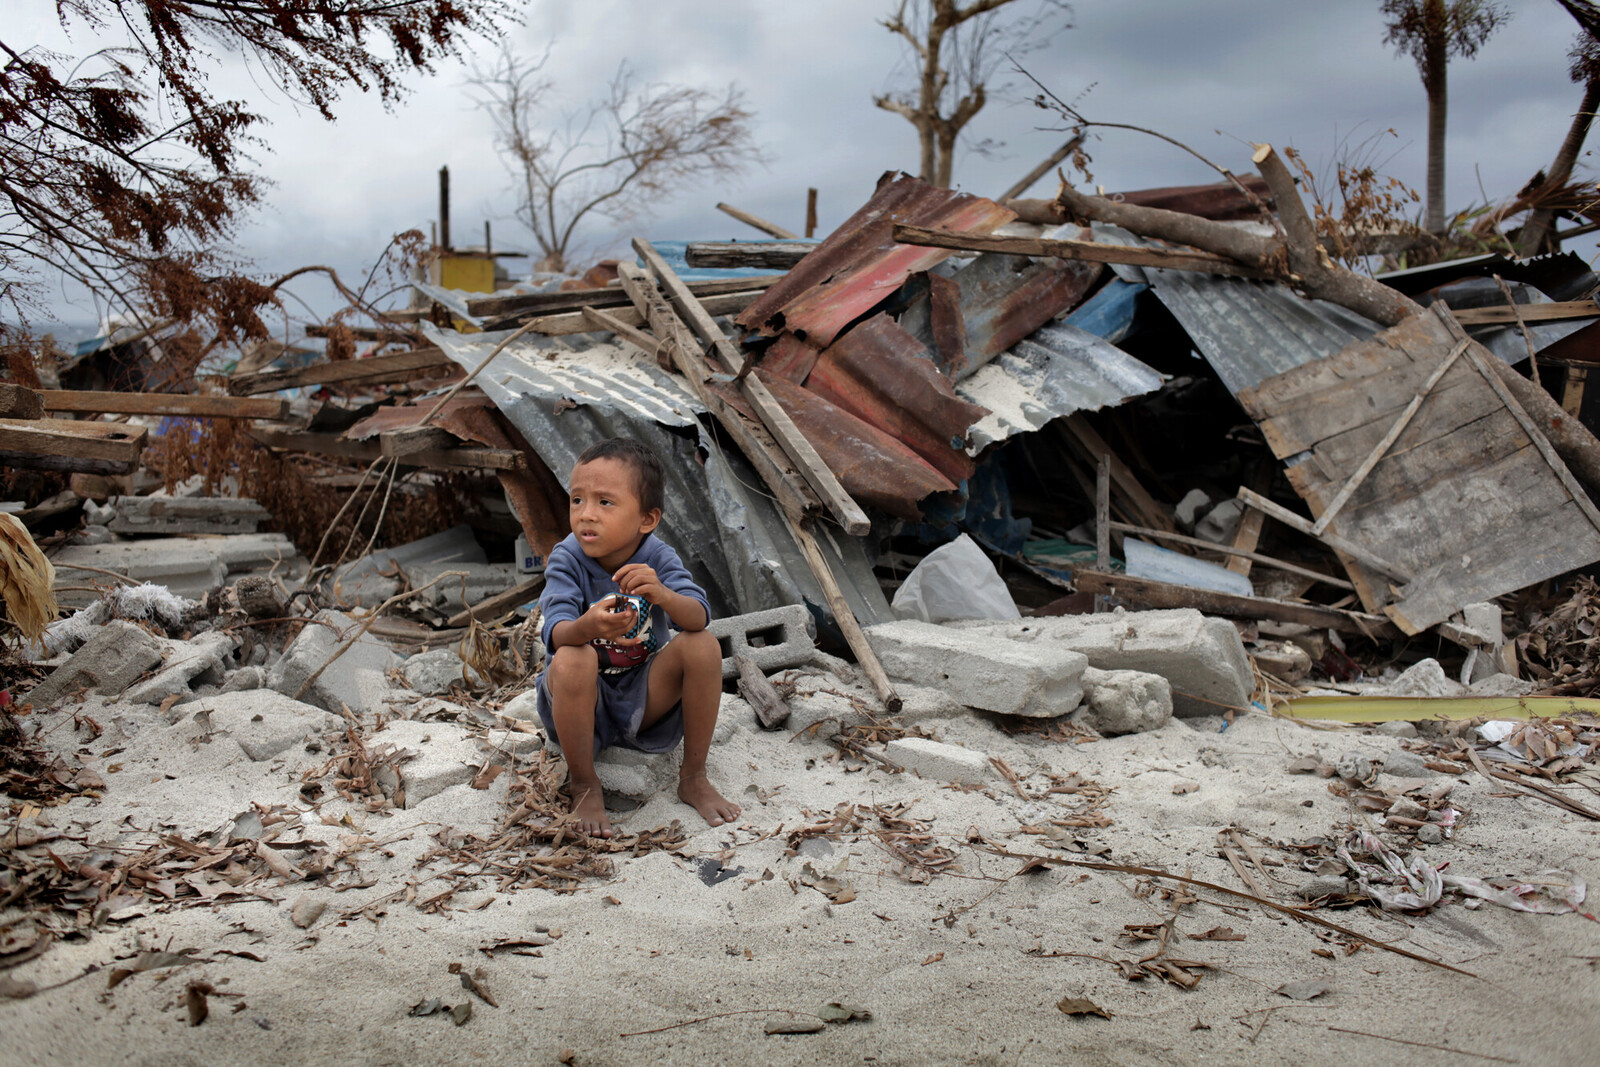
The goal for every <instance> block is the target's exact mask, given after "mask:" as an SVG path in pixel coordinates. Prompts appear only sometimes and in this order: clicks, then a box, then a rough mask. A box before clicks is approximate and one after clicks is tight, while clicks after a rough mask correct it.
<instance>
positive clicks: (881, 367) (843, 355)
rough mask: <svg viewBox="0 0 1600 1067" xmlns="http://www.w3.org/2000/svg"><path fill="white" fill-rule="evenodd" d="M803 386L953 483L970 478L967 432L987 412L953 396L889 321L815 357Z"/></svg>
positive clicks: (859, 329)
mask: <svg viewBox="0 0 1600 1067" xmlns="http://www.w3.org/2000/svg"><path fill="white" fill-rule="evenodd" d="M805 387H806V388H807V389H809V390H810V391H811V392H813V393H816V394H817V395H818V396H821V397H823V398H825V399H827V400H829V401H832V402H833V403H834V404H835V405H837V406H838V407H841V408H843V409H844V410H846V411H848V412H850V413H851V414H852V415H854V416H856V417H857V418H859V419H862V420H863V421H865V422H868V423H871V424H872V425H873V426H875V427H877V428H878V429H880V430H882V431H884V432H886V433H888V434H889V435H891V436H892V437H894V438H895V439H897V440H898V441H900V442H901V443H902V444H904V445H906V446H907V447H908V448H910V449H911V450H912V451H913V452H915V453H917V455H919V456H921V457H922V458H923V459H924V460H926V461H927V462H928V463H929V464H931V465H932V466H933V467H934V468H935V469H937V470H938V471H939V472H940V473H941V474H943V475H944V476H945V477H946V478H949V479H950V480H951V481H952V482H959V481H960V480H961V479H963V478H967V477H970V476H971V474H972V460H971V459H970V458H968V456H967V454H966V452H965V448H966V444H967V428H968V427H969V426H971V425H972V424H973V423H975V422H977V421H978V420H979V419H981V418H982V417H983V416H985V415H987V414H988V413H989V412H988V409H987V408H981V407H979V406H978V405H976V404H971V403H968V402H967V401H965V400H962V399H961V398H960V397H958V396H956V393H955V389H954V388H952V387H951V385H950V381H949V379H947V378H946V377H945V376H944V375H942V374H940V373H939V370H938V368H937V367H935V366H934V365H933V361H932V360H931V359H930V358H928V352H927V349H925V348H924V347H923V346H922V343H921V342H919V341H918V340H917V339H916V338H915V337H912V336H911V335H910V334H909V333H907V332H906V331H905V330H903V329H902V328H901V327H900V326H899V325H898V324H897V323H896V322H895V321H894V320H893V319H891V318H890V317H889V316H888V315H886V314H882V313H880V314H878V315H874V316H873V317H872V318H870V319H868V320H867V321H866V322H863V323H862V324H860V325H859V326H856V327H854V328H853V329H851V330H850V332H849V333H847V334H845V335H844V336H843V337H841V338H839V340H837V341H835V342H834V343H833V344H832V345H830V346H829V347H828V350H827V351H826V352H824V353H822V355H821V357H820V358H818V360H817V362H816V365H815V367H813V368H812V370H811V374H810V376H809V377H807V378H806V380H805Z"/></svg>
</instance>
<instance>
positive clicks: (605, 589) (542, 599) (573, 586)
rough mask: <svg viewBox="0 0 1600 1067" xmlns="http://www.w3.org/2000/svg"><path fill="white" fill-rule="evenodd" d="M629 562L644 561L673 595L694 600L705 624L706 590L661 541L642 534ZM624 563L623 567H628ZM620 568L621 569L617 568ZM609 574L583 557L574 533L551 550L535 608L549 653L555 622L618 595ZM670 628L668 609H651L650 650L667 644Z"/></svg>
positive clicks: (552, 651) (708, 607) (708, 612)
mask: <svg viewBox="0 0 1600 1067" xmlns="http://www.w3.org/2000/svg"><path fill="white" fill-rule="evenodd" d="M628 563H643V564H644V565H645V566H647V567H650V568H651V569H653V570H654V571H655V572H656V577H658V578H660V579H661V584H662V585H664V586H666V587H667V588H668V589H670V590H672V591H673V592H674V593H679V594H681V595H683V596H688V597H693V598H694V599H696V600H698V601H699V602H700V606H701V607H703V608H705V610H706V621H707V622H709V621H710V620H711V604H710V603H709V602H708V601H707V600H706V594H705V590H703V589H701V588H700V587H699V586H698V585H696V584H695V580H694V579H693V578H692V577H690V576H689V569H688V568H687V567H685V566H684V565H683V560H681V559H679V558H678V554H677V553H676V552H674V551H673V550H672V548H671V547H670V546H668V545H667V544H666V543H664V542H663V541H662V540H661V539H660V538H658V537H656V536H655V535H654V534H646V535H645V538H644V540H643V541H641V542H639V548H638V550H637V551H636V552H634V554H633V556H632V557H631V558H629V560H628ZM628 563H625V564H623V566H627V565H628ZM620 569H621V568H620V567H619V568H618V570H620ZM613 573H614V572H612V571H607V570H605V569H603V568H602V567H601V566H600V564H599V563H597V562H596V561H594V560H593V559H590V558H589V557H588V556H586V555H584V553H583V549H582V547H580V546H579V544H578V539H577V537H576V536H574V535H572V534H568V535H567V536H566V538H564V539H563V540H562V542H561V543H560V544H558V545H556V547H555V548H553V549H551V550H550V558H549V559H548V560H547V561H545V565H544V592H543V593H541V594H540V596H539V610H540V613H541V614H542V616H543V621H542V623H541V624H540V629H539V636H540V637H541V638H542V639H543V640H544V647H545V651H546V652H547V653H549V654H551V655H554V654H555V646H554V645H552V644H551V636H552V634H553V633H554V632H555V628H556V624H557V623H560V622H567V621H570V620H573V619H576V618H578V617H579V616H581V615H582V614H583V613H584V612H586V611H588V610H589V605H590V604H593V603H594V602H595V601H596V600H599V599H600V598H601V597H603V596H606V595H607V594H609V593H618V592H621V590H620V589H618V588H617V583H616V582H614V581H612V580H611V575H612V574H613ZM670 625H671V620H669V619H668V618H667V613H666V610H665V609H664V608H662V607H661V606H660V605H659V604H656V605H652V606H651V608H650V630H651V633H652V634H653V635H654V637H655V640H654V641H653V642H652V644H653V646H654V647H656V648H660V647H661V646H662V645H665V644H666V643H667V640H668V638H669V636H670V635H669V633H668V627H669V626H670ZM635 647H639V648H642V647H643V646H635ZM602 651H604V650H602Z"/></svg>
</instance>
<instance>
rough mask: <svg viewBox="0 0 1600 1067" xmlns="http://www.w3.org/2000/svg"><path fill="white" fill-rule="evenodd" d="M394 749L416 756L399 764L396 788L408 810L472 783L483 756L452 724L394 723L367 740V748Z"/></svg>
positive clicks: (399, 720) (457, 727)
mask: <svg viewBox="0 0 1600 1067" xmlns="http://www.w3.org/2000/svg"><path fill="white" fill-rule="evenodd" d="M377 745H394V746H396V747H397V748H403V749H407V750H410V751H412V752H415V753H417V755H416V756H415V757H414V758H412V759H408V760H405V761H403V762H402V763H401V764H400V781H399V784H400V785H401V786H403V787H404V788H405V793H406V803H405V806H406V807H408V808H414V807H416V806H417V805H418V804H420V803H422V801H424V800H427V799H428V798H429V797H431V796H433V795H435V794H437V793H440V792H442V791H444V790H446V789H449V788H450V787H451V786H453V785H461V784H462V783H464V782H470V781H472V779H473V777H474V776H475V775H476V774H477V773H478V767H479V766H480V765H482V763H483V762H484V759H485V756H484V754H483V753H482V752H481V751H479V749H478V743H477V742H476V741H474V740H473V739H472V736H471V735H470V734H469V733H467V731H466V730H465V729H464V728H462V727H460V726H456V725H454V724H453V723H445V722H416V721H413V720H410V719H397V720H395V721H394V722H391V723H389V725H387V726H385V727H384V728H383V729H382V730H379V731H378V732H377V733H375V734H373V735H372V736H371V737H370V738H368V739H367V746H368V747H369V748H371V747H374V746H377Z"/></svg>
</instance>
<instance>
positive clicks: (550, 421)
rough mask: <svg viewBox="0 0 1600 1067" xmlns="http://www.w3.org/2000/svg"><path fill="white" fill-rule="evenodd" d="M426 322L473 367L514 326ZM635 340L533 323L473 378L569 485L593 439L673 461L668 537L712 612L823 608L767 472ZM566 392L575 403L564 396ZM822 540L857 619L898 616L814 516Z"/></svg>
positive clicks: (853, 541) (856, 543)
mask: <svg viewBox="0 0 1600 1067" xmlns="http://www.w3.org/2000/svg"><path fill="white" fill-rule="evenodd" d="M423 330H424V332H425V334H426V335H427V337H428V339H429V341H431V342H432V343H433V344H436V345H438V346H439V347H440V348H441V349H442V350H443V351H444V352H446V353H447V354H448V355H449V356H450V358H451V359H453V360H455V361H456V362H457V363H459V364H460V365H461V366H462V367H464V368H466V369H468V370H469V371H470V370H472V369H473V368H475V367H477V365H478V364H479V363H480V362H481V361H482V360H483V358H484V357H485V356H487V355H488V354H489V353H490V352H491V351H493V349H494V347H495V346H496V345H497V344H499V343H500V342H501V341H503V340H505V338H506V337H507V336H509V334H510V331H505V332H502V333H487V334H485V333H476V334H460V333H457V332H455V331H454V330H441V329H439V328H437V327H434V326H432V325H431V324H424V326H423ZM628 351H630V350H629V349H625V348H624V347H623V346H621V345H614V344H613V345H607V344H597V343H595V342H594V341H593V340H592V339H591V338H589V337H587V336H586V335H583V334H577V335H573V336H571V337H560V338H552V337H539V336H536V335H532V334H530V335H526V336H524V337H523V338H519V339H518V340H517V341H515V342H513V343H512V344H511V345H510V346H508V347H507V349H506V350H505V351H504V352H502V353H501V354H500V355H499V356H497V357H496V358H495V362H494V363H492V364H490V366H489V369H488V370H486V371H485V372H484V373H483V374H481V375H479V377H478V379H477V382H478V384H479V385H480V386H481V387H482V388H483V391H484V393H485V394H486V395H488V397H489V398H490V399H491V400H493V401H494V403H495V406H496V407H498V408H499V409H500V411H501V413H502V414H503V415H505V417H506V418H507V419H508V420H509V421H510V422H511V424H512V426H514V427H515V428H516V430H517V431H518V432H519V433H520V434H521V435H522V436H523V438H524V439H525V440H526V441H527V443H528V445H529V447H531V448H532V449H533V451H534V452H535V453H537V454H538V456H539V458H540V459H541V460H543V461H544V464H545V466H547V467H548V468H549V469H550V470H551V471H553V472H554V473H555V475H556V477H557V478H558V479H559V480H560V482H561V484H562V485H563V486H565V485H566V480H567V478H568V476H569V474H570V472H571V470H572V466H573V464H574V463H575V462H577V459H578V456H579V455H580V454H581V453H582V452H583V450H584V449H585V448H588V447H589V445H591V444H593V443H594V442H596V441H599V440H602V439H604V438H607V437H630V438H632V439H634V440H636V441H639V442H640V443H642V444H644V445H646V446H647V447H649V448H651V449H653V450H654V451H655V452H656V454H657V455H658V456H660V457H661V460H662V465H663V467H664V468H665V472H666V484H665V486H664V489H665V495H666V507H665V509H664V510H665V512H666V515H665V517H664V518H663V520H662V524H661V530H662V537H663V538H664V539H665V540H666V541H668V542H669V543H670V544H672V545H673V546H674V547H675V548H676V549H677V550H678V552H679V554H680V555H682V557H683V560H684V563H685V564H686V565H687V566H688V567H689V570H690V573H692V574H693V575H694V577H695V580H696V581H698V582H699V583H700V584H701V586H702V587H703V588H704V589H705V590H706V593H707V596H708V597H709V599H710V601H711V608H712V611H713V612H715V613H717V614H719V615H730V614H738V613H741V612H748V611H761V610H765V609H767V608H774V607H779V606H781V605H784V604H794V603H799V602H802V601H803V602H805V603H807V604H808V605H810V606H811V608H812V611H813V613H814V614H817V615H818V616H819V617H820V616H821V615H822V614H823V612H824V611H825V605H826V600H825V598H824V597H823V595H822V590H821V588H820V587H819V586H818V585H817V583H816V579H815V578H813V577H812V575H811V571H810V569H809V568H808V567H807V565H806V562H805V557H804V556H803V555H802V553H801V552H800V549H799V546H797V545H796V544H795V543H794V539H793V538H792V537H791V536H790V535H789V532H788V527H787V524H786V523H785V521H784V519H783V517H782V516H781V515H780V514H779V513H778V510H777V507H776V506H775V505H774V504H773V502H772V500H771V499H770V497H769V496H768V495H767V494H766V492H765V491H764V490H763V488H762V485H761V479H760V476H759V475H757V474H756V473H755V471H754V470H753V469H751V467H750V466H749V464H748V463H746V462H745V461H744V459H743V458H742V457H741V456H739V455H738V454H737V453H736V452H732V451H726V452H725V451H724V450H723V448H722V447H721V445H720V444H719V443H718V441H717V439H716V437H715V436H714V435H713V434H711V433H708V432H706V431H705V430H704V429H703V427H702V426H701V424H700V422H699V421H698V418H697V416H698V415H699V414H700V413H701V408H700V405H699V402H698V400H696V399H695V398H693V397H691V396H690V395H689V393H688V392H687V390H686V388H685V387H684V386H683V385H682V384H681V382H680V380H679V379H677V378H676V377H675V376H672V375H668V374H666V373H665V372H663V371H662V370H660V369H659V368H658V367H656V366H655V365H654V364H653V363H651V362H650V361H649V360H647V359H645V358H644V357H643V356H639V355H637V354H635V355H632V356H629V355H627V352H628ZM551 357H553V358H551ZM602 383H604V384H602ZM571 401H575V402H576V404H577V406H575V407H573V406H570V404H569V403H565V402H571ZM817 539H818V541H819V543H821V545H822V550H823V554H824V556H826V557H827V558H828V560H829V563H830V565H831V566H832V567H833V570H834V574H835V576H837V578H838V579H839V584H840V586H841V588H842V590H843V592H844V595H845V599H846V601H847V602H849V604H850V606H851V608H852V610H854V611H855V613H856V616H857V618H858V619H860V620H861V623H862V625H864V626H870V625H872V624H873V623H876V622H886V621H888V620H890V619H892V618H894V613H893V612H892V611H891V610H890V608H889V604H888V601H887V600H885V599H884V596H883V590H882V588H881V587H880V586H879V585H878V581H877V578H876V576H875V575H874V574H873V571H872V564H871V562H870V561H868V559H867V557H866V553H865V551H864V549H863V546H862V543H861V541H860V540H859V539H857V538H851V537H844V536H842V535H841V536H838V537H837V538H835V537H833V536H830V535H829V531H828V530H827V527H826V525H819V526H818V538H817Z"/></svg>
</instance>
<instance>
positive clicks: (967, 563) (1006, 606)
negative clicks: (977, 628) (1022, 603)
mask: <svg viewBox="0 0 1600 1067" xmlns="http://www.w3.org/2000/svg"><path fill="white" fill-rule="evenodd" d="M892 606H893V608H894V613H895V614H896V615H898V616H899V617H900V618H902V619H920V620H921V621H923V622H944V621H945V620H946V619H1018V618H1021V617H1022V613H1021V612H1019V611H1018V610H1017V602H1016V601H1014V600H1012V599H1011V590H1009V589H1007V588H1006V583H1005V582H1003V581H1002V580H1001V579H1000V572H999V571H997V570H995V569H994V564H993V563H990V562H989V557H988V556H986V555H984V554H983V550H982V549H980V548H979V547H978V546H977V545H975V544H973V543H972V538H970V537H968V536H967V535H966V534H962V535H961V536H960V537H958V538H956V539H955V540H954V541H951V542H950V543H949V544H948V545H940V546H939V547H938V548H936V549H934V550H933V551H932V552H929V553H928V554H927V556H926V557H924V558H923V560H922V562H921V563H919V564H917V565H916V567H914V568H913V569H912V571H911V573H910V574H909V575H908V576H907V577H906V580H905V582H904V583H902V584H901V586H900V588H899V589H897V590H895V594H894V600H893V602H892Z"/></svg>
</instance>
